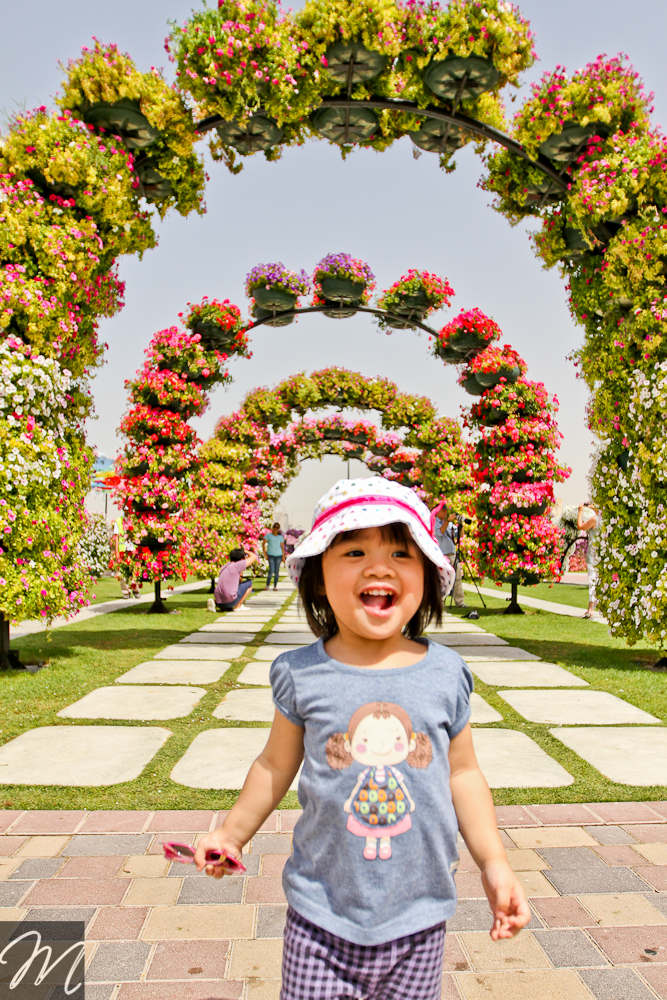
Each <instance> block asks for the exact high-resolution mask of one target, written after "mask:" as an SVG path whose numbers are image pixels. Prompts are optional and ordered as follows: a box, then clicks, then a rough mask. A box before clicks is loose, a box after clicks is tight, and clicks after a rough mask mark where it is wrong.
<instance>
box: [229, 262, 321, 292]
mask: <svg viewBox="0 0 667 1000" xmlns="http://www.w3.org/2000/svg"><path fill="white" fill-rule="evenodd" d="M261 287H265V288H282V289H283V291H285V292H291V293H292V294H293V295H297V296H298V295H307V294H308V292H309V291H310V279H309V278H308V275H307V274H306V272H305V271H303V270H301V271H288V270H287V268H286V267H285V265H284V264H282V263H281V262H280V261H276V262H275V263H274V264H256V265H255V267H253V269H252V270H251V271H250V273H249V274H247V275H246V279H245V290H246V295H247V296H248V297H249V298H252V293H253V289H255V288H261Z"/></svg>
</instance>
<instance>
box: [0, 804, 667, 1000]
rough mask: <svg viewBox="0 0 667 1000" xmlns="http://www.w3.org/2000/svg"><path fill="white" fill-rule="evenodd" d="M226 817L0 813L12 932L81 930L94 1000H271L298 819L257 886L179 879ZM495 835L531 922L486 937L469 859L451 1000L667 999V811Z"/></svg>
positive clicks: (567, 810)
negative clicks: (173, 856) (174, 859)
mask: <svg viewBox="0 0 667 1000" xmlns="http://www.w3.org/2000/svg"><path fill="white" fill-rule="evenodd" d="M220 815H221V814H216V813H213V812H210V811H199V812H155V813H150V812H92V813H89V812H86V811H85V810H81V811H72V812H48V811H45V812H12V811H4V812H0V858H1V860H0V919H2V920H12V919H16V920H19V919H21V918H22V917H24V916H25V915H29V916H30V917H32V918H35V917H39V918H42V919H44V918H46V919H49V918H50V919H62V918H66V917H71V918H72V919H83V920H85V922H86V925H87V939H88V941H89V942H90V951H89V959H88V962H89V964H88V971H87V986H86V998H87V1000H176V998H178V1000H246V998H247V1000H273V998H276V997H277V996H278V991H279V975H280V952H281V944H282V942H281V934H282V927H283V921H284V914H285V900H284V897H283V894H282V887H281V880H280V874H281V871H282V867H283V864H284V862H285V860H286V857H287V855H288V854H289V852H290V849H291V831H292V829H293V827H294V823H295V822H296V820H297V819H298V816H299V812H298V811H296V810H285V811H282V812H279V813H274V814H273V815H272V816H271V817H270V818H269V820H268V821H267V823H266V824H265V826H264V827H263V828H262V831H261V832H260V833H258V834H257V836H256V837H255V838H254V839H253V841H252V843H251V844H250V845H249V848H248V851H247V856H246V857H245V863H246V866H247V868H248V873H247V875H246V876H245V877H240V876H236V877H230V878H225V879H224V880H222V882H215V881H213V880H212V879H208V878H206V876H199V875H197V874H196V872H194V870H193V869H192V868H191V867H190V866H186V865H176V864H174V865H171V866H170V865H168V863H167V862H165V861H164V860H163V858H162V850H161V847H160V841H161V840H164V839H170V838H175V839H179V840H186V841H194V840H196V838H197V836H199V835H200V834H201V833H203V832H206V831H208V830H210V829H213V827H214V826H215V825H216V823H217V821H218V818H219V816H220ZM497 815H498V822H499V824H500V827H501V829H502V836H503V840H504V842H505V845H506V847H507V849H508V855H509V858H510V861H511V863H512V865H513V867H514V868H515V870H516V871H517V872H519V873H520V874H521V879H522V881H523V883H524V885H525V887H526V890H527V893H528V896H529V897H530V901H531V906H532V909H533V913H534V918H533V921H532V923H531V924H530V927H529V929H528V930H526V931H523V932H522V933H521V934H520V935H519V937H518V938H516V939H515V940H514V941H511V942H502V943H499V944H494V943H493V942H492V941H491V939H490V938H489V936H488V929H489V925H490V919H489V912H488V907H487V904H486V901H485V899H484V894H483V891H482V888H481V882H480V878H479V874H478V872H477V870H476V868H475V865H474V864H473V863H472V861H471V859H470V856H469V854H468V852H467V851H465V850H462V851H461V865H460V869H459V875H458V876H457V882H458V889H459V898H460V903H459V908H458V911H457V913H456V916H455V917H454V919H453V920H451V921H450V922H449V927H448V930H449V933H448V937H447V942H448V943H447V954H446V963H445V977H444V984H443V994H442V996H443V998H444V1000H482V998H484V1000H500V998H502V1000H507V998H512V1000H591V997H593V998H596V1000H650V998H653V1000H655V997H662V998H667V803H665V802H651V803H645V804H642V803H636V802H630V803H603V804H592V805H543V806H505V807H500V808H498V810H497Z"/></svg>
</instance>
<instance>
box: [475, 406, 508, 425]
mask: <svg viewBox="0 0 667 1000" xmlns="http://www.w3.org/2000/svg"><path fill="white" fill-rule="evenodd" d="M508 416H509V413H508V412H507V410H500V409H495V408H494V409H493V410H489V411H488V412H486V413H482V414H480V415H479V416H478V417H477V421H478V423H480V424H481V425H482V426H483V427H495V426H496V425H497V424H504V423H505V421H506V420H507V418H508Z"/></svg>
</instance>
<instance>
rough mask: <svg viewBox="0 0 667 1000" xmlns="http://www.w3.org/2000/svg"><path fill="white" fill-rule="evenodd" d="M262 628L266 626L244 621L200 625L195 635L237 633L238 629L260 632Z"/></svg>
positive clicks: (260, 623)
mask: <svg viewBox="0 0 667 1000" xmlns="http://www.w3.org/2000/svg"><path fill="white" fill-rule="evenodd" d="M263 628H266V625H265V624H263V623H262V622H252V621H246V620H245V619H244V620H243V621H242V622H240V621H233V622H211V624H210V625H202V627H201V628H200V629H199V630H198V632H197V633H195V634H197V635H198V634H199V632H207V633H210V632H216V633H219V632H238V631H239V629H243V631H244V632H261V631H262V629H263ZM223 642H224V640H223Z"/></svg>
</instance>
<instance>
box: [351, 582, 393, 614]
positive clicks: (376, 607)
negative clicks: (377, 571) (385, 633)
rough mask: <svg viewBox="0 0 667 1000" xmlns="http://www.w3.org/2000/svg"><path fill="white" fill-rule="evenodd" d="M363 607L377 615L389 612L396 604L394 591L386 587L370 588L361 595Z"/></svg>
mask: <svg viewBox="0 0 667 1000" xmlns="http://www.w3.org/2000/svg"><path fill="white" fill-rule="evenodd" d="M359 599H360V601H361V603H362V604H363V606H364V607H365V608H367V609H368V610H369V611H373V612H375V614H378V613H382V612H383V611H384V612H386V611H389V610H390V609H391V608H392V607H393V606H394V604H395V603H396V594H395V592H394V591H393V590H387V589H385V588H384V587H369V588H368V589H367V590H363V591H362V592H361V594H360V595H359Z"/></svg>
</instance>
